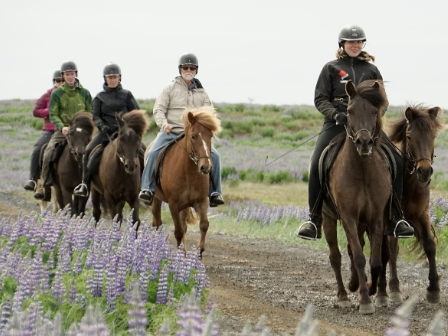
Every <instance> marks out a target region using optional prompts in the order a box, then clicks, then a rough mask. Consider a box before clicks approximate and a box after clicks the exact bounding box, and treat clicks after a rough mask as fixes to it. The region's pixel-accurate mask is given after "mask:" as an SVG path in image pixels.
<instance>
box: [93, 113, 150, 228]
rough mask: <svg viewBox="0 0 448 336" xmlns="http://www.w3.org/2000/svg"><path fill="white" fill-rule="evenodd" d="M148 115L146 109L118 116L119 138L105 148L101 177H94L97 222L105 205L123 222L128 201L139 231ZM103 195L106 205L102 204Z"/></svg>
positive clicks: (112, 214)
mask: <svg viewBox="0 0 448 336" xmlns="http://www.w3.org/2000/svg"><path fill="white" fill-rule="evenodd" d="M145 114H146V112H145V111H144V110H133V111H131V112H128V113H125V114H124V115H123V116H120V115H119V114H118V113H115V118H116V119H117V121H118V136H117V138H116V139H114V140H113V141H111V142H110V143H109V144H108V145H107V146H106V148H104V151H103V154H102V156H101V159H100V164H99V170H98V175H96V176H95V177H94V178H93V180H92V184H91V191H92V203H93V217H94V218H95V220H96V221H97V222H98V221H99V219H100V216H101V208H100V205H101V203H105V205H106V207H107V211H108V212H109V213H110V215H111V217H112V218H114V217H115V215H117V214H118V222H121V221H122V219H123V207H124V205H125V203H126V202H127V203H128V204H129V206H130V207H131V208H132V209H133V212H132V219H133V222H134V223H137V229H138V227H139V225H140V217H139V207H140V203H139V200H138V193H139V191H140V177H141V170H140V160H139V150H140V147H141V143H142V136H143V134H144V133H145V131H146V127H147V120H146V117H145ZM102 196H103V197H104V201H105V202H101V201H102V199H101V197H102Z"/></svg>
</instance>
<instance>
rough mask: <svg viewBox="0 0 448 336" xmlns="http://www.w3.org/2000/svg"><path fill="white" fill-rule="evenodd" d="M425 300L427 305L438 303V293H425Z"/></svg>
mask: <svg viewBox="0 0 448 336" xmlns="http://www.w3.org/2000/svg"><path fill="white" fill-rule="evenodd" d="M426 300H428V302H429V303H439V301H440V292H429V291H427V292H426Z"/></svg>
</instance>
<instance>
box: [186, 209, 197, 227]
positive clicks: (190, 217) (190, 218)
mask: <svg viewBox="0 0 448 336" xmlns="http://www.w3.org/2000/svg"><path fill="white" fill-rule="evenodd" d="M198 221H199V216H198V215H197V214H196V213H195V212H193V210H192V208H188V213H187V218H186V222H187V224H196V223H197V222H198Z"/></svg>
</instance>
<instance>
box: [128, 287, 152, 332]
mask: <svg viewBox="0 0 448 336" xmlns="http://www.w3.org/2000/svg"><path fill="white" fill-rule="evenodd" d="M130 304H131V306H132V308H131V309H130V310H129V311H128V324H129V334H130V335H142V336H144V335H146V326H147V325H148V318H147V317H146V308H145V302H144V301H143V300H142V298H141V296H140V289H139V287H138V282H136V283H135V286H134V288H133V290H132V299H131V301H130Z"/></svg>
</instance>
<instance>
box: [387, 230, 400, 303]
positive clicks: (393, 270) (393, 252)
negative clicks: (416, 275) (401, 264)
mask: <svg viewBox="0 0 448 336" xmlns="http://www.w3.org/2000/svg"><path fill="white" fill-rule="evenodd" d="M388 239H389V276H390V279H389V297H390V301H391V302H393V303H402V302H403V297H402V295H401V291H400V280H398V272H397V259H398V251H399V247H398V239H397V238H394V237H389V238H388Z"/></svg>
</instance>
